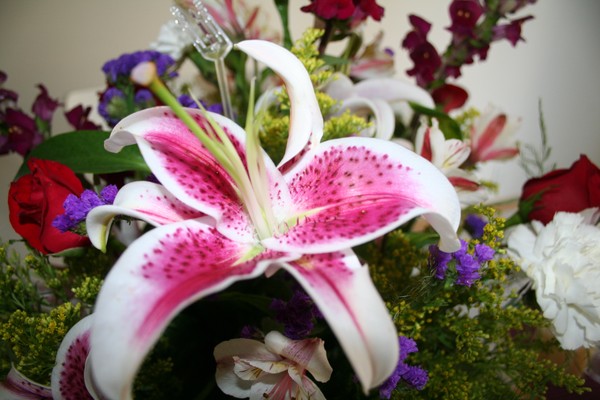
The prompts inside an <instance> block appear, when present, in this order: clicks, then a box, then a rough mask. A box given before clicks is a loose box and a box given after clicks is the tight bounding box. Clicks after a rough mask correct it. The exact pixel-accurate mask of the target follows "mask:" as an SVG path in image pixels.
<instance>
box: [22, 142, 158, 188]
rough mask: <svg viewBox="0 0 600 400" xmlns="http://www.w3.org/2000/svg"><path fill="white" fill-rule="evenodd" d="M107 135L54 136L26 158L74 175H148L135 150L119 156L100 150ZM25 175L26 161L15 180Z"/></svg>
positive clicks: (134, 147) (26, 169)
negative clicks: (54, 163) (55, 164)
mask: <svg viewBox="0 0 600 400" xmlns="http://www.w3.org/2000/svg"><path fill="white" fill-rule="evenodd" d="M109 135H110V133H109V132H100V131H75V132H69V133H63V134H60V135H56V136H53V137H51V138H50V139H47V140H45V141H43V142H42V143H40V144H39V145H38V146H37V147H35V148H34V149H33V150H32V151H31V153H30V154H29V156H28V158H29V157H35V158H41V159H44V160H53V161H58V162H60V163H62V164H64V165H66V166H67V167H69V168H71V169H72V170H73V171H74V172H75V173H78V174H84V173H93V174H108V173H115V172H124V171H140V172H148V173H149V172H150V169H149V168H148V166H147V165H146V162H145V161H144V159H143V158H142V155H141V154H140V151H139V149H138V147H137V146H126V147H124V148H123V150H121V151H120V152H119V153H110V152H108V151H106V150H104V141H105V140H106V139H108V137H109ZM27 173H29V168H28V167H27V159H26V160H25V161H24V162H23V165H21V168H20V169H19V171H18V172H17V176H16V177H15V179H16V178H19V177H20V176H22V175H25V174H27Z"/></svg>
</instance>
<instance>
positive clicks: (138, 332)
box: [86, 40, 460, 399]
mask: <svg viewBox="0 0 600 400" xmlns="http://www.w3.org/2000/svg"><path fill="white" fill-rule="evenodd" d="M236 48H237V49H238V50H240V51H243V52H245V53H246V54H247V55H248V56H250V57H252V58H254V59H256V60H257V61H258V62H261V63H262V64H264V65H265V66H267V67H269V68H271V69H272V70H273V71H274V72H276V73H277V74H278V75H279V76H280V77H281V78H282V80H283V81H284V83H285V88H286V90H287V91H288V94H289V97H290V104H291V114H290V131H289V139H288V143H287V147H286V151H285V154H284V157H283V159H282V161H281V162H280V163H279V165H278V166H276V165H275V164H274V163H273V161H272V160H271V159H270V158H269V157H268V155H267V154H266V153H265V152H264V151H263V150H262V148H261V147H260V143H259V139H258V129H259V128H258V127H259V125H258V124H256V123H255V122H254V121H253V117H252V115H253V110H249V112H248V115H250V118H249V120H248V122H247V126H246V130H244V129H242V128H241V127H239V126H238V125H237V124H236V123H235V122H233V121H231V120H229V119H227V118H225V117H223V116H221V115H218V114H212V113H209V112H206V111H202V110H194V109H184V108H182V107H181V106H180V105H178V104H177V103H176V101H175V100H174V98H172V96H170V94H168V91H167V90H166V88H164V87H163V86H162V84H161V83H160V81H158V80H157V79H156V78H155V75H154V74H153V73H152V68H153V67H152V65H147V64H146V65H142V66H141V67H140V68H138V69H136V70H134V71H133V73H132V75H133V76H132V78H133V79H134V80H135V81H136V82H137V83H140V84H144V85H147V86H148V87H149V88H150V89H151V90H152V91H154V92H155V94H157V95H158V96H161V100H163V102H164V103H165V104H167V105H168V106H170V108H169V107H156V108H152V109H147V110H143V111H140V112H137V113H135V114H132V115H131V116H129V117H127V118H125V119H123V120H122V121H121V122H120V123H119V124H117V126H116V127H115V128H114V130H113V132H112V133H111V136H110V138H109V139H107V141H106V142H105V148H106V149H107V150H108V151H112V152H117V151H119V150H120V149H121V148H122V147H123V146H127V145H133V144H137V146H138V147H139V148H140V151H141V153H142V156H143V157H144V159H145V161H146V163H147V164H148V166H149V167H150V169H151V170H152V172H153V174H154V175H155V176H156V178H157V179H158V181H159V182H160V184H156V183H151V182H133V183H129V184H127V185H125V186H124V187H123V188H121V189H120V190H119V193H118V194H117V196H116V198H115V201H114V203H113V204H112V205H105V206H100V207H96V208H94V209H93V210H92V211H91V212H90V213H89V215H88V217H87V221H86V225H87V228H88V234H89V236H90V239H91V241H92V243H93V244H94V245H95V246H96V247H98V248H100V249H105V247H106V240H107V236H108V231H109V227H110V224H111V222H112V220H113V219H114V217H115V216H117V215H126V216H130V217H134V218H138V219H141V220H143V221H146V222H148V223H150V224H152V225H154V226H155V228H154V229H152V230H150V231H148V232H147V233H145V234H144V235H142V236H141V237H139V238H138V239H137V240H135V241H134V242H133V243H132V244H131V245H129V246H128V248H127V250H126V251H125V252H124V253H123V255H122V256H121V258H120V259H119V260H118V261H117V263H116V264H115V265H114V266H113V268H112V270H111V271H110V273H109V274H108V275H107V277H106V280H105V282H104V284H103V287H102V289H101V291H100V294H99V296H98V300H97V302H96V307H95V312H94V320H93V323H92V328H91V339H90V349H91V350H90V356H89V357H90V358H89V360H88V361H90V362H89V363H88V365H89V366H90V367H91V375H92V377H93V380H94V387H95V388H98V390H99V391H101V392H102V394H103V395H104V396H105V397H107V398H109V399H130V398H131V389H132V384H133V381H134V378H135V375H136V373H137V370H138V369H139V367H140V365H141V363H142V361H143V359H144V357H145V356H146V354H147V353H148V352H149V351H150V350H151V349H152V347H153V345H154V344H155V343H156V341H157V340H158V338H159V337H160V336H161V334H162V332H163V331H164V330H165V329H166V327H167V326H168V324H169V322H170V321H171V320H172V319H173V318H174V317H175V316H176V315H177V314H178V313H179V312H180V311H181V310H183V309H184V308H185V307H187V306H188V305H190V304H192V303H193V302H195V301H197V300H199V299H201V298H203V297H205V296H207V295H210V294H213V293H216V292H219V291H221V290H223V289H225V288H227V287H228V286H230V285H231V284H233V283H234V282H236V281H240V280H246V279H252V278H256V277H258V276H260V275H262V274H265V275H266V276H267V277H269V276H272V275H273V274H274V273H275V272H277V271H278V270H280V269H283V270H285V271H287V272H288V273H289V274H291V275H292V276H293V277H294V278H295V279H296V280H297V281H298V283H299V284H300V285H301V286H302V287H303V288H304V290H305V291H306V292H307V294H309V295H310V296H311V298H312V299H313V301H314V302H315V304H316V305H317V306H318V308H319V310H320V311H321V313H322V314H323V316H324V318H325V320H326V321H327V323H328V324H329V326H330V328H331V330H332V331H333V333H334V334H335V335H336V337H337V339H338V341H339V342H340V344H341V346H342V348H343V349H344V351H345V353H346V356H347V358H348V360H349V362H350V364H351V365H352V367H353V368H354V371H355V372H356V375H357V377H358V380H359V381H360V383H361V385H362V387H363V390H364V391H365V392H368V390H370V389H371V388H374V387H377V386H378V385H380V384H381V383H382V382H384V381H385V380H386V378H387V377H388V376H389V375H390V374H391V373H392V372H393V371H394V368H395V367H396V365H397V362H398V334H397V332H396V328H395V326H394V323H393V322H392V319H391V317H390V315H389V313H388V310H387V308H386V306H385V304H384V302H383V300H382V299H381V297H380V295H379V293H378V292H377V290H376V288H375V286H374V285H373V282H372V281H371V278H370V276H369V272H368V267H367V266H366V265H362V264H361V262H360V260H359V259H358V257H357V256H356V255H355V254H354V252H353V251H352V249H351V248H352V247H353V246H356V245H359V244H363V243H366V242H368V241H371V240H373V239H376V238H377V237H380V236H381V235H383V234H385V233H387V232H390V231H391V230H393V229H395V228H397V227H398V226H400V225H401V224H403V223H405V222H407V221H409V220H411V219H413V218H414V217H417V216H420V215H422V216H424V217H425V218H426V219H427V220H428V222H429V223H430V224H431V226H432V227H433V228H434V229H435V230H436V231H437V232H438V233H439V235H440V248H441V249H442V250H443V251H447V252H453V251H456V250H458V248H459V247H460V243H459V241H458V238H457V235H456V230H457V228H458V225H459V220H460V204H459V201H458V197H457V195H456V191H455V190H454V188H453V187H452V185H451V184H450V182H449V181H448V179H447V178H446V177H445V176H444V175H443V174H442V173H441V172H440V171H439V170H438V169H437V168H436V167H435V166H434V165H432V164H431V163H430V162H429V161H427V160H425V159H424V158H422V157H420V156H418V155H417V154H415V153H413V152H412V151H410V150H407V149H405V148H403V147H402V146H400V145H397V144H394V143H391V142H389V141H386V140H381V139H375V138H365V137H348V138H343V139H334V140H329V141H326V142H323V143H321V142H320V140H321V136H322V133H323V117H322V115H321V112H320V110H319V107H318V103H317V100H316V96H315V92H314V89H313V87H312V84H311V82H310V77H309V75H308V73H307V71H306V70H305V68H304V67H303V65H302V63H301V62H300V61H299V60H298V59H297V58H296V57H295V56H294V55H292V53H290V52H289V51H288V50H286V49H285V48H283V47H281V46H279V45H276V44H274V43H271V42H267V41H262V40H247V41H242V42H240V43H238V44H237V45H236ZM86 368H87V367H86Z"/></svg>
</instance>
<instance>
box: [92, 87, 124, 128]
mask: <svg viewBox="0 0 600 400" xmlns="http://www.w3.org/2000/svg"><path fill="white" fill-rule="evenodd" d="M124 107H125V94H124V93H123V92H122V91H121V90H119V89H117V88H115V87H110V88H108V89H107V90H106V91H105V92H104V93H103V94H102V97H101V99H100V104H98V114H100V115H101V116H102V118H104V119H105V120H106V122H107V123H108V125H110V126H115V125H116V124H117V123H118V122H119V121H120V120H121V119H122V118H123V116H122V115H121V113H120V112H118V110H119V109H122V108H124Z"/></svg>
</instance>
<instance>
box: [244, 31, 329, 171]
mask: <svg viewBox="0 0 600 400" xmlns="http://www.w3.org/2000/svg"><path fill="white" fill-rule="evenodd" d="M235 46H236V48H238V49H239V50H241V51H243V52H244V53H246V54H248V55H249V56H250V57H252V58H254V59H255V60H257V61H259V62H262V63H264V64H265V65H266V66H268V67H270V68H271V69H272V70H273V71H275V72H276V73H277V74H278V75H279V76H280V77H281V79H283V81H284V82H285V85H286V89H287V92H288V94H289V97H290V103H291V114H290V130H289V139H288V143H287V147H286V149H285V154H284V156H283V159H282V160H281V162H280V163H279V165H284V164H285V163H286V162H288V161H290V160H291V159H293V158H294V156H296V155H297V154H299V153H300V152H301V151H302V150H303V149H304V148H305V147H306V146H307V144H309V143H310V145H311V146H316V145H317V144H319V142H320V141H321V137H322V136H323V116H322V115H321V110H320V109H319V104H318V103H317V98H316V96H315V91H314V88H313V85H312V82H311V81H310V77H309V76H308V74H307V72H306V69H305V68H304V66H303V65H302V63H301V62H300V60H298V59H297V58H296V56H294V55H293V54H292V53H291V52H290V51H288V50H287V49H285V48H284V47H281V46H279V45H277V44H275V43H272V42H267V41H264V40H245V41H242V42H240V43H238V44H236V45H235Z"/></svg>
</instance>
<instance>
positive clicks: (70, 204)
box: [52, 185, 118, 232]
mask: <svg viewBox="0 0 600 400" xmlns="http://www.w3.org/2000/svg"><path fill="white" fill-rule="evenodd" d="M117 191H118V189H117V187H116V186H115V185H108V186H106V187H105V188H104V189H102V191H101V192H100V195H98V194H97V193H96V192H94V191H93V190H89V189H88V190H84V191H83V193H81V196H79V197H77V196H76V195H74V194H70V195H68V196H67V198H66V199H65V202H64V203H63V208H64V209H65V212H64V214H60V215H58V216H57V217H56V218H55V219H54V221H53V222H52V226H54V227H55V228H56V229H58V230H60V231H61V232H67V231H71V230H75V229H77V227H78V225H79V224H80V223H81V222H82V221H84V220H85V218H86V217H87V215H88V213H89V212H90V211H91V210H92V208H95V207H98V206H101V205H107V204H112V203H113V202H114V201H115V196H116V195H117Z"/></svg>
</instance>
